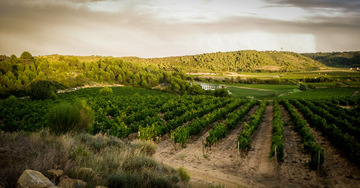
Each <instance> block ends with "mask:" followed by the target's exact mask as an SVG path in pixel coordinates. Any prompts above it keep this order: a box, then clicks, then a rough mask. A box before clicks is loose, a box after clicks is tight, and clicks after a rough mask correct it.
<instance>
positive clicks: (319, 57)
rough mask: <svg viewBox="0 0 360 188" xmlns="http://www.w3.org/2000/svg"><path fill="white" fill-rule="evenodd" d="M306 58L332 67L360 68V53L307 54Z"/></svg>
mask: <svg viewBox="0 0 360 188" xmlns="http://www.w3.org/2000/svg"><path fill="white" fill-rule="evenodd" d="M302 55H304V56H306V57H309V58H311V59H314V60H316V61H319V62H321V63H323V64H325V65H327V66H330V67H348V68H349V67H353V68H354V67H360V51H357V52H329V53H322V52H318V53H306V54H302Z"/></svg>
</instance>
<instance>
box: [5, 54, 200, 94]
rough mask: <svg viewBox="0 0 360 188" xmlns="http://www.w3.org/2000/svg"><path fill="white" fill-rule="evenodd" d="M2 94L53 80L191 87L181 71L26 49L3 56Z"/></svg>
mask: <svg viewBox="0 0 360 188" xmlns="http://www.w3.org/2000/svg"><path fill="white" fill-rule="evenodd" d="M0 60H1V61H0V75H1V76H0V96H1V97H6V96H8V95H10V94H14V95H17V96H21V95H25V94H26V93H27V92H28V91H29V89H30V85H31V83H33V82H35V81H40V80H46V81H52V82H54V83H56V85H57V86H60V87H63V88H66V87H77V86H83V85H86V84H93V83H109V84H113V83H117V84H125V85H132V86H140V87H144V88H152V87H154V86H158V85H159V84H166V85H167V86H168V87H167V89H168V90H170V91H173V92H177V93H183V92H184V91H187V90H189V89H193V88H191V86H190V84H189V83H188V82H186V81H185V75H184V74H182V73H181V72H168V71H164V70H159V69H158V68H156V67H155V66H152V65H147V66H141V65H139V64H136V63H131V62H130V63H129V62H125V61H123V60H121V59H118V58H112V57H105V58H104V57H91V56H90V57H82V58H77V57H74V56H59V55H53V56H44V57H33V56H32V55H31V54H30V53H29V52H24V53H22V54H21V56H20V57H19V58H18V57H16V56H15V55H12V56H10V57H7V56H2V57H1V58H0ZM193 91H194V90H193Z"/></svg>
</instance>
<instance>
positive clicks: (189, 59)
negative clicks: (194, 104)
mask: <svg viewBox="0 0 360 188" xmlns="http://www.w3.org/2000/svg"><path fill="white" fill-rule="evenodd" d="M121 59H123V60H124V61H130V62H138V63H141V64H143V65H149V64H152V65H155V66H157V67H158V68H160V69H164V70H183V71H186V72H209V71H214V72H240V71H241V72H279V71H281V72H286V71H299V70H302V71H303V70H318V69H319V68H320V67H321V66H323V65H322V64H321V63H319V62H317V61H314V60H312V59H310V58H308V57H305V56H303V55H301V54H298V53H294V52H277V51H265V52H259V51H255V50H247V51H234V52H217V53H208V54H201V55H193V56H177V57H165V58H150V59H142V58H137V57H125V58H121Z"/></svg>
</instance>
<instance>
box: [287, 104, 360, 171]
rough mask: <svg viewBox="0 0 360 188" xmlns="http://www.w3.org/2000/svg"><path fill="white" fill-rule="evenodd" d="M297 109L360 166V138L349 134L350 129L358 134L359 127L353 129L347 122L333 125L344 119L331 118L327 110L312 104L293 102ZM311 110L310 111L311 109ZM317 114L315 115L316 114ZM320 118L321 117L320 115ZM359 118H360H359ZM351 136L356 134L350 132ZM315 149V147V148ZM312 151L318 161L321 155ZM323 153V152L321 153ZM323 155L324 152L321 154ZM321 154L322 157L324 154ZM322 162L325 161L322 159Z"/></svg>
mask: <svg viewBox="0 0 360 188" xmlns="http://www.w3.org/2000/svg"><path fill="white" fill-rule="evenodd" d="M291 102H292V103H293V104H294V105H296V107H297V108H298V109H299V110H300V111H301V112H302V113H303V114H304V116H305V117H306V119H308V121H309V123H310V125H311V126H313V127H315V128H316V129H318V130H319V131H321V132H322V133H323V135H325V136H327V138H328V139H329V140H330V142H331V143H332V144H333V145H334V146H335V147H337V148H338V149H339V150H342V151H344V154H345V155H346V157H347V158H348V159H349V160H350V161H352V162H353V163H355V164H357V165H359V164H360V152H359V151H360V144H359V142H358V140H359V138H358V137H354V136H350V135H349V134H348V133H346V132H348V129H354V128H355V131H354V133H355V134H357V133H356V130H357V127H352V126H349V125H346V121H344V122H342V123H339V124H336V125H335V124H332V123H331V121H333V120H336V119H339V120H340V121H342V120H341V119H342V118H338V117H336V119H333V118H331V116H330V115H329V114H328V112H326V110H324V109H321V107H317V106H315V105H313V104H312V103H311V102H306V103H305V102H304V101H302V102H304V104H305V105H306V106H305V105H303V104H302V103H301V102H299V101H298V100H292V101H291ZM308 106H309V107H310V108H311V110H310V108H309V107H308ZM314 112H315V113H314ZM318 114H319V115H320V116H319V115H318ZM321 116H323V117H325V116H326V117H327V118H329V120H328V119H325V118H323V117H321ZM357 117H358V116H357ZM349 133H351V134H354V133H353V132H349ZM307 146H312V144H311V143H309V144H307ZM313 147H315V146H313ZM311 151H313V154H312V155H311V157H312V159H313V158H314V160H315V159H318V158H317V156H316V155H319V151H318V149H313V148H311ZM320 152H321V151H320ZM321 153H322V152H321ZM321 153H320V157H321V156H322V154H321ZM320 161H323V160H322V159H321V158H320ZM312 165H313V166H316V164H312Z"/></svg>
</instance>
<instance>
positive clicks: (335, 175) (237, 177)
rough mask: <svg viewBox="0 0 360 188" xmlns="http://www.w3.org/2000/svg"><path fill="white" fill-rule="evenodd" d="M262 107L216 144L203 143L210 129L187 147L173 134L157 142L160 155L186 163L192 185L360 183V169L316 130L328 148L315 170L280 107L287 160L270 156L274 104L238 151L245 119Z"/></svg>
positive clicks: (175, 162)
mask: <svg viewBox="0 0 360 188" xmlns="http://www.w3.org/2000/svg"><path fill="white" fill-rule="evenodd" d="M256 109H257V106H256V107H254V108H252V109H251V110H250V112H249V113H248V115H247V116H246V117H245V119H244V120H243V121H241V122H240V123H239V125H238V126H237V127H236V128H235V129H233V130H232V131H230V132H229V133H228V134H227V136H226V137H225V138H224V139H222V140H220V141H218V142H217V143H216V144H215V145H214V146H212V148H211V149H210V148H204V147H203V143H204V142H205V139H206V137H207V136H208V130H209V128H208V129H207V130H205V131H203V133H202V134H200V135H198V136H195V137H193V138H192V139H191V140H190V142H189V143H187V147H186V148H180V147H177V150H175V149H174V144H173V143H172V142H171V140H170V138H169V137H164V139H162V141H160V142H159V143H158V149H157V152H156V153H155V154H154V157H155V159H157V160H158V161H161V162H162V163H163V164H166V165H170V166H173V167H175V168H179V167H184V168H185V169H186V170H187V171H188V173H189V175H190V177H191V179H190V184H191V185H192V186H193V187H206V186H208V185H210V184H211V185H219V184H220V185H223V186H225V187H358V185H359V183H360V172H359V169H358V168H357V167H356V166H355V165H353V164H352V163H350V162H349V161H348V160H347V159H346V158H344V157H343V154H342V153H341V152H339V151H337V150H336V149H335V148H333V147H332V146H331V144H330V143H328V141H326V139H325V138H324V137H322V136H321V134H319V133H318V132H316V131H315V130H313V129H311V130H312V132H313V134H314V136H315V138H316V140H317V141H318V142H319V143H320V144H321V145H322V146H323V148H324V150H325V163H324V166H323V168H322V169H321V170H318V171H312V170H310V169H309V166H308V162H309V161H310V156H309V154H308V153H306V151H305V150H304V149H303V147H304V145H303V144H302V143H301V138H300V136H299V135H298V133H296V132H295V131H294V130H293V128H294V126H293V125H292V123H291V121H290V118H289V115H288V113H287V112H286V110H284V108H283V107H282V106H281V110H282V113H283V121H284V122H285V124H286V126H285V127H284V152H285V156H284V162H282V163H277V162H275V160H274V159H272V158H269V154H270V148H271V136H272V118H273V106H272V105H269V106H267V108H266V110H265V113H264V115H263V119H262V122H261V124H260V125H259V127H258V129H257V131H256V132H255V133H254V135H253V136H252V142H251V149H250V150H249V151H248V152H244V153H239V152H238V150H237V148H236V147H237V138H238V135H239V134H240V132H241V131H242V129H243V125H244V123H245V122H249V120H250V116H251V115H252V114H254V112H255V111H256Z"/></svg>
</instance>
